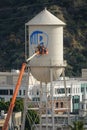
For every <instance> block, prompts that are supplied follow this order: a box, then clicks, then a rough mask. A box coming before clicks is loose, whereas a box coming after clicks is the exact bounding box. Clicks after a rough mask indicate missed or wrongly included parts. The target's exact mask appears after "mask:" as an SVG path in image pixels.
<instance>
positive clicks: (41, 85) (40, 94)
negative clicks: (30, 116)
mask: <svg viewBox="0 0 87 130" xmlns="http://www.w3.org/2000/svg"><path fill="white" fill-rule="evenodd" d="M40 130H42V82H40Z"/></svg>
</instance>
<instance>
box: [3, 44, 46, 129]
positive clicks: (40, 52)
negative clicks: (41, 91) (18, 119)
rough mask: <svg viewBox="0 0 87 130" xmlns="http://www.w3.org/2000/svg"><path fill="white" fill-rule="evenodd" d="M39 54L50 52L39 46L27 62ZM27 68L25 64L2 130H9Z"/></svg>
mask: <svg viewBox="0 0 87 130" xmlns="http://www.w3.org/2000/svg"><path fill="white" fill-rule="evenodd" d="M39 54H40V55H43V54H48V51H47V50H46V48H45V47H43V46H37V50H36V51H35V53H34V54H33V55H32V56H31V57H29V58H28V59H27V60H26V62H28V61H30V60H31V59H32V58H33V57H35V56H36V55H39ZM25 67H26V63H23V64H22V68H21V71H20V74H19V78H18V81H17V84H16V87H15V90H14V94H13V97H12V100H11V103H10V106H9V109H8V113H7V116H6V119H5V123H4V126H3V128H2V130H8V123H9V120H10V116H11V114H12V111H13V108H14V105H15V101H16V97H17V94H18V91H19V88H20V85H21V81H22V77H23V74H24V70H25Z"/></svg>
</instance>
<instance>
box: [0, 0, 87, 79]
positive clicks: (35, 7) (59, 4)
mask: <svg viewBox="0 0 87 130" xmlns="http://www.w3.org/2000/svg"><path fill="white" fill-rule="evenodd" d="M44 7H47V9H48V10H49V11H50V12H51V13H53V14H54V15H55V16H57V17H58V18H59V19H61V20H62V21H64V22H65V23H66V27H65V28H64V59H65V60H67V64H68V66H67V69H66V75H68V76H80V74H81V69H82V68H87V56H86V55H87V49H86V48H87V1H86V0H76V1H75V0H61V1H60V0H59V1H57V0H42V1H40V0H36V1H34V0H19V1H17V0H1V2H0V71H10V70H11V69H19V68H20V67H21V64H22V62H24V59H25V58H24V48H25V47H24V38H25V23H26V22H27V21H29V20H30V19H31V18H32V17H34V16H35V15H36V14H37V13H38V12H40V11H41V10H43V8H44Z"/></svg>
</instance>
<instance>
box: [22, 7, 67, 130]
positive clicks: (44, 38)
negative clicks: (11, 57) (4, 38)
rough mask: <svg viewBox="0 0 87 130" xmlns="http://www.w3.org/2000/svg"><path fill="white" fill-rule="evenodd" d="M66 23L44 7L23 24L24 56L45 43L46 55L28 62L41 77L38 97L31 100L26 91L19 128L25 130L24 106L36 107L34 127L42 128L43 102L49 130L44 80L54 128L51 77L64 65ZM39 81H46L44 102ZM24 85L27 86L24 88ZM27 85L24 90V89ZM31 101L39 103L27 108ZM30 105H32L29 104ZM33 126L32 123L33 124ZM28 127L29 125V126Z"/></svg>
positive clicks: (59, 72)
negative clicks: (20, 126)
mask: <svg viewBox="0 0 87 130" xmlns="http://www.w3.org/2000/svg"><path fill="white" fill-rule="evenodd" d="M64 25H65V23H64V22H62V21H61V20H60V19H58V18H57V17H55V16H54V15H53V14H51V13H50V12H49V11H48V10H46V9H44V10H43V11H41V12H40V13H39V14H38V15H36V16H35V17H34V18H33V19H31V20H30V21H29V22H27V23H26V24H25V58H26V60H27V59H28V58H29V57H32V55H33V54H34V53H35V50H36V48H37V46H38V45H41V46H42V45H44V46H45V47H46V48H47V49H48V54H47V55H37V56H35V57H34V58H32V60H30V62H29V63H28V64H27V67H28V68H29V69H28V71H29V73H32V75H33V76H34V77H35V78H36V79H37V80H38V81H40V86H39V89H40V95H39V96H40V101H39V102H38V101H30V102H29V99H28V96H27V94H26V97H25V105H24V114H23V123H22V125H23V126H22V130H24V122H25V119H26V115H27V114H26V113H27V110H29V109H30V110H31V109H32V110H37V109H38V110H39V117H40V124H39V126H38V125H36V124H35V122H34V124H35V127H36V129H34V130H37V129H38V130H43V123H42V111H43V106H44V109H45V114H46V128H45V130H49V128H50V126H49V123H48V109H49V106H48V97H47V93H48V91H47V83H48V82H50V98H51V101H52V103H51V117H52V123H51V124H50V125H51V127H52V130H54V128H55V125H54V115H55V114H54V103H53V102H54V98H53V85H52V81H53V80H56V79H57V78H58V77H59V76H60V75H61V73H62V72H63V69H64V68H65V67H66V63H64V59H63V27H64ZM42 82H44V83H45V87H44V89H45V95H46V96H45V98H46V100H45V102H44V104H43V95H42V94H43V90H42ZM26 89H27V88H26ZM27 92H28V89H27V90H26V93H27ZM31 103H35V104H39V105H38V108H28V105H30V104H31ZM31 106H32V105H31ZM32 128H33V126H32ZM32 128H31V129H32Z"/></svg>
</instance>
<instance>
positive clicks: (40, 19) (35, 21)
mask: <svg viewBox="0 0 87 130" xmlns="http://www.w3.org/2000/svg"><path fill="white" fill-rule="evenodd" d="M26 25H59V26H64V25H65V23H64V22H62V21H61V20H60V19H58V18H57V17H56V16H54V15H53V14H52V13H50V12H49V11H48V10H47V9H46V8H45V9H44V10H43V11H41V12H40V13H39V14H37V15H36V16H35V17H34V18H32V19H31V20H30V21H29V22H27V23H26Z"/></svg>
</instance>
